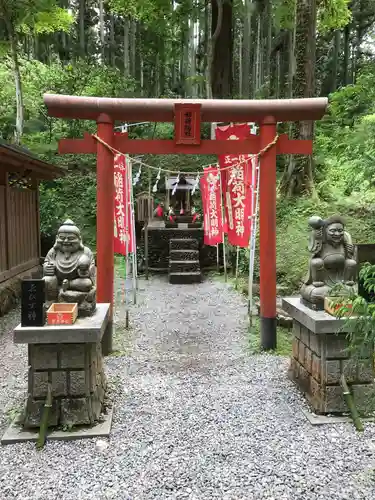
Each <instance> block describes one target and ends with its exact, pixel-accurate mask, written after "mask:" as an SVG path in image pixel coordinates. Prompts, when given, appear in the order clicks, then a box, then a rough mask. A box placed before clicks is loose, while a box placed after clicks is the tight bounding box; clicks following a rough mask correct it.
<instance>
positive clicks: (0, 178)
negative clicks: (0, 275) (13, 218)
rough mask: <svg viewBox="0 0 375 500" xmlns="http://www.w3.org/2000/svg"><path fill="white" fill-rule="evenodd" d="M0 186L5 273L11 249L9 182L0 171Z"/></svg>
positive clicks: (6, 173) (6, 176)
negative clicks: (2, 201) (3, 228)
mask: <svg viewBox="0 0 375 500" xmlns="http://www.w3.org/2000/svg"><path fill="white" fill-rule="evenodd" d="M0 186H4V216H5V241H3V242H2V243H1V244H2V245H4V248H5V258H6V269H5V270H6V271H9V270H10V269H11V265H10V256H11V249H10V248H9V240H10V231H11V228H10V221H9V182H8V172H5V171H3V170H0Z"/></svg>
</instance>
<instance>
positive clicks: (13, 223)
mask: <svg viewBox="0 0 375 500" xmlns="http://www.w3.org/2000/svg"><path fill="white" fill-rule="evenodd" d="M39 257H40V234H39V208H38V192H37V190H36V189H18V188H13V187H10V186H1V185H0V283H2V282H4V281H6V280H8V279H9V278H12V277H14V276H16V275H17V274H20V273H22V272H24V271H27V270H29V269H31V268H32V267H34V266H36V265H38V263H39Z"/></svg>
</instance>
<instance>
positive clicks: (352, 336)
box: [335, 263, 375, 359]
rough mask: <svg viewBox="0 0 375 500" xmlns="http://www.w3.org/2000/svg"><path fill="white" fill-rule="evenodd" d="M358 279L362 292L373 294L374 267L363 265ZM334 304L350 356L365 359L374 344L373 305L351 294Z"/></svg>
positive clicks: (374, 290)
mask: <svg viewBox="0 0 375 500" xmlns="http://www.w3.org/2000/svg"><path fill="white" fill-rule="evenodd" d="M359 277H360V279H361V280H363V287H364V290H365V291H366V292H367V293H368V294H374V293H375V266H374V265H371V264H368V263H367V264H366V265H364V266H363V267H362V269H361V270H360V272H359ZM335 304H336V305H339V307H338V309H337V312H336V317H337V318H340V319H344V320H345V321H344V324H343V326H342V330H343V331H346V332H348V333H347V338H348V340H349V352H350V354H351V356H352V357H353V358H354V359H356V358H363V357H367V353H368V352H369V351H370V352H371V351H372V349H373V347H374V343H375V303H374V302H371V301H370V302H368V301H367V300H366V299H365V298H363V297H361V296H359V295H354V294H353V295H351V296H349V297H348V296H343V297H338V298H337V299H336V300H335Z"/></svg>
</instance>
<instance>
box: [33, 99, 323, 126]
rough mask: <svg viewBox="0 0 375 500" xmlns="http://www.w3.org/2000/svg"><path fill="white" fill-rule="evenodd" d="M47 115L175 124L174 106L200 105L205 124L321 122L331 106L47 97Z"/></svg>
mask: <svg viewBox="0 0 375 500" xmlns="http://www.w3.org/2000/svg"><path fill="white" fill-rule="evenodd" d="M43 99H44V103H45V105H46V106H47V108H48V114H49V115H50V116H54V117H57V118H76V119H85V120H97V119H98V117H99V116H100V114H106V115H108V116H109V117H110V118H112V120H122V121H126V122H139V121H149V122H173V121H174V106H175V104H201V106H202V108H201V120H202V122H248V121H254V122H260V121H262V119H265V118H269V117H272V118H273V119H275V120H276V121H280V122H288V121H301V120H319V119H320V118H322V117H323V115H324V114H325V112H326V109H327V106H328V99H327V98H325V97H314V98H307V99H254V100H248V99H194V100H193V99H144V98H142V99H138V98H130V99H125V98H110V97H85V96H70V95H57V94H44V96H43Z"/></svg>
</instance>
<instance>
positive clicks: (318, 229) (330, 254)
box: [301, 216, 357, 309]
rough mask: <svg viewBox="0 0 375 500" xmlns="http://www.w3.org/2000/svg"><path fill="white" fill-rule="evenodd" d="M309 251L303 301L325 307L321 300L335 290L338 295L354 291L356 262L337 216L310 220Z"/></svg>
mask: <svg viewBox="0 0 375 500" xmlns="http://www.w3.org/2000/svg"><path fill="white" fill-rule="evenodd" d="M309 226H310V227H311V228H312V232H311V236H310V243H309V251H310V253H311V254H312V255H311V259H310V263H309V271H308V274H307V277H306V279H305V281H304V283H303V285H302V287H301V296H302V300H303V302H304V303H305V304H306V305H309V306H311V307H312V308H314V309H323V308H324V298H325V297H328V296H329V295H330V292H331V291H332V289H333V288H334V287H338V286H340V289H341V290H340V292H339V293H349V292H350V291H353V292H354V291H355V290H354V287H355V281H356V277H357V275H356V270H357V262H356V261H355V258H354V245H353V244H352V239H351V237H350V234H349V233H347V232H346V231H345V222H344V220H343V219H342V218H341V217H339V216H333V217H330V218H328V219H325V220H323V219H321V218H320V217H316V216H314V217H311V218H310V219H309Z"/></svg>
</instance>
